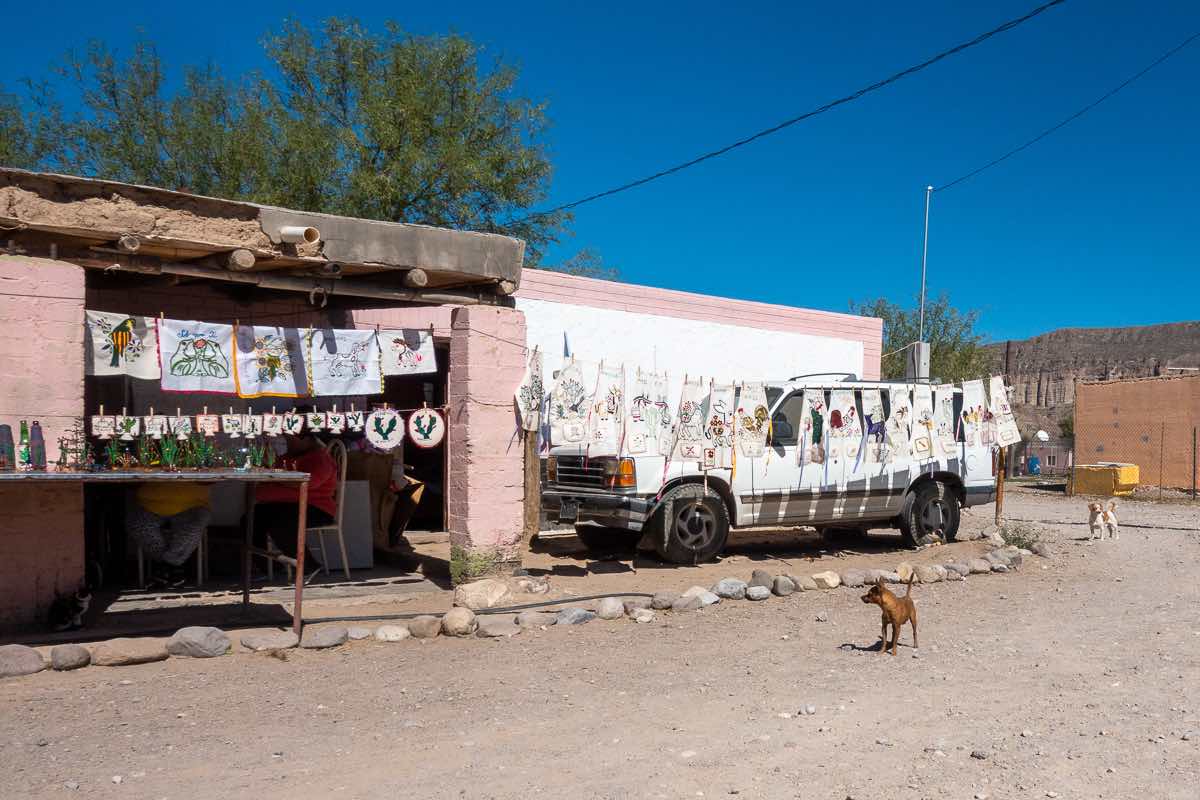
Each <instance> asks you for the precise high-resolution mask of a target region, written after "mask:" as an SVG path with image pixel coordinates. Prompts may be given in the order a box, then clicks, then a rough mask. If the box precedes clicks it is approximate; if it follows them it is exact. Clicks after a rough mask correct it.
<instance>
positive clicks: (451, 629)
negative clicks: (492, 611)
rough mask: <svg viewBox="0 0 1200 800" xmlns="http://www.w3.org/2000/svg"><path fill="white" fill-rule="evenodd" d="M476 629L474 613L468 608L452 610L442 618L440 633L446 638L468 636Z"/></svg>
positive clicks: (476, 623) (477, 624)
mask: <svg viewBox="0 0 1200 800" xmlns="http://www.w3.org/2000/svg"><path fill="white" fill-rule="evenodd" d="M478 627H479V623H478V622H477V621H476V620H475V612H474V611H472V610H471V609H469V608H452V609H450V610H449V611H447V612H446V613H445V615H444V616H443V617H442V633H444V634H446V635H447V636H470V635H471V634H472V633H474V632H475V629H476V628H478Z"/></svg>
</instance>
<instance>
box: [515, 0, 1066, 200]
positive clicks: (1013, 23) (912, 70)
mask: <svg viewBox="0 0 1200 800" xmlns="http://www.w3.org/2000/svg"><path fill="white" fill-rule="evenodd" d="M1065 2H1066V0H1050V2H1048V3H1045V4H1043V5H1040V6H1038V7H1037V8H1035V9H1033V10H1032V11H1030V12H1029V13H1027V14H1024V15H1022V16H1020V17H1017V18H1015V19H1011V20H1009V21H1008V22H1005V23H1004V24H1003V25H1000V26H999V27H996V28H993V29H991V30H990V31H988V32H987V33H981V34H980V35H978V36H976V37H975V38H974V39H971V40H969V41H966V42H963V43H962V44H959V45H955V46H954V47H951V48H950V49H949V50H943V51H942V52H940V53H938V54H937V55H935V56H933V57H932V58H929V59H926V60H925V61H922V62H920V63H918V64H914V65H913V66H911V67H908V68H906V69H903V70H901V71H899V72H897V73H895V74H894V75H891V76H890V77H887V78H884V79H883V80H880V81H876V82H875V83H872V84H870V85H869V86H864V87H863V88H861V89H859V90H858V91H856V92H854V93H853V94H848V95H846V96H845V97H839V98H838V99H837V100H831V101H830V102H828V103H826V104H825V105H823V106H818V107H817V108H814V109H812V110H811V111H805V112H804V113H803V114H800V115H799V116H796V117H792V118H791V119H787V120H784V121H783V122H781V123H779V124H778V125H773V126H772V127H770V128H766V129H764V130H761V131H759V132H758V133H755V134H752V135H750V136H747V137H746V138H744V139H739V140H738V141H736V142H733V143H732V144H728V145H726V146H724V147H722V148H720V149H718V150H713V151H711V152H708V153H705V154H704V155H702V156H698V157H696V158H693V159H691V160H690V161H684V162H683V163H681V164H676V165H675V166H673V167H668V168H667V169H664V170H662V171H661V172H656V173H654V174H653V175H648V176H646V177H645V178H639V179H638V180H636V181H630V182H629V183H626V184H622V185H621V186H617V187H615V188H613V189H606V190H605V191H603V192H597V193H596V194H591V195H588V196H587V197H583V198H580V199H579V200H575V201H573V202H570V203H565V204H563V205H561V206H556V207H555V208H552V209H550V210H548V211H538V212H535V213H533V214H529V215H527V216H524V217H521V218H520V219H518V220H514V221H513V222H512V223H510V224H517V223H521V222H526V221H527V220H531V219H537V218H538V217H546V216H549V215H551V214H557V213H558V212H560V211H566V210H568V209H572V208H576V207H577V206H581V205H583V204H584V203H590V202H592V201H594V200H599V199H600V198H602V197H609V196H611V195H614V194H618V193H620V192H624V191H628V190H629V189H633V188H636V187H638V186H643V185H645V184H647V183H650V182H651V181H656V180H658V179H659V178H665V177H666V176H668V175H673V174H675V173H676V172H681V171H683V170H685V169H687V168H689V167H694V166H696V165H697V164H700V163H702V162H704V161H708V160H709V159H713V158H717V157H718V156H723V155H725V154H726V153H728V152H730V151H731V150H736V149H737V148H739V147H745V146H746V145H748V144H750V143H751V142H755V141H757V140H759V139H762V138H764V137H766V136H770V135H771V134H773V133H778V132H779V131H781V130H783V129H784V128H788V127H790V126H792V125H795V124H796V123H798V122H803V121H804V120H806V119H810V118H812V117H815V116H817V115H819V114H824V113H825V112H826V111H831V110H833V109H834V108H837V107H838V106H840V105H844V104H846V103H849V102H852V101H854V100H858V99H859V98H860V97H863V96H864V95H867V94H870V93H871V92H875V91H878V90H879V89H882V88H883V87H885V86H888V85H889V84H892V83H895V82H896V81H898V80H900V79H902V78H907V77H908V76H909V75H914V74H916V73H918V72H920V71H921V70H923V69H926V68H928V67H931V66H933V65H934V64H936V63H937V62H939V61H941V60H942V59H945V58H949V57H950V56H953V55H957V54H958V53H961V52H962V51H964V50H967V49H969V48H971V47H974V46H975V45H977V44H982V43H983V42H985V41H987V40H988V39H990V38H992V37H993V36H996V35H998V34H1001V33H1005V32H1007V31H1010V30H1012V29H1013V28H1015V27H1017V26H1018V25H1021V24H1022V23H1025V22H1028V21H1029V20H1031V19H1033V18H1034V17H1036V16H1038V15H1039V14H1042V13H1043V12H1045V11H1048V10H1049V9H1051V8H1053V7H1054V6H1057V5H1062V4H1063V3H1065Z"/></svg>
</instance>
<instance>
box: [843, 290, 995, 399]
mask: <svg viewBox="0 0 1200 800" xmlns="http://www.w3.org/2000/svg"><path fill="white" fill-rule="evenodd" d="M850 310H851V311H852V312H853V313H855V314H861V315H862V316H866V317H878V318H880V319H882V320H883V352H884V357H883V362H882V369H881V372H882V376H883V378H884V379H897V378H903V377H904V372H905V366H906V361H905V357H906V356H905V350H904V348H906V347H907V346H908V345H910V344H912V343H913V342H915V341H917V338H918V331H919V329H920V319H919V316H920V311H919V309H918V308H903V307H901V306H899V305H897V304H896V303H893V302H891V301H890V300H887V299H886V298H882V297H881V298H879V299H877V300H869V301H865V302H859V303H851V304H850ZM978 319H979V312H978V311H974V310H972V311H960V310H959V309H957V308H955V307H954V306H953V305H951V303H950V298H949V297H948V296H947V295H945V294H942V295H939V296H938V297H935V298H932V299H926V302H925V341H927V342H929V345H930V353H929V374H930V377H932V378H936V379H939V380H943V381H948V382H956V381H962V380H969V379H971V378H983V377H986V376H987V373H988V371H989V370H992V369H994V368H995V364H994V356H993V355H992V354H991V353H990V352H989V351H988V349H987V348H986V347H984V344H983V337H982V336H980V335H979V334H977V333H975V323H976V322H977V321H978Z"/></svg>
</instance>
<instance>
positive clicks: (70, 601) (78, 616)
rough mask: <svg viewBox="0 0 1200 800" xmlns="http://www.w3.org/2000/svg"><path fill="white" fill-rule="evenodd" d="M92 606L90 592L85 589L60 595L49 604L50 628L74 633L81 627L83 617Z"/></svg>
mask: <svg viewBox="0 0 1200 800" xmlns="http://www.w3.org/2000/svg"><path fill="white" fill-rule="evenodd" d="M91 605H92V592H91V590H89V589H88V588H87V587H84V588H81V589H80V590H79V591H77V592H72V593H71V594H62V595H59V596H58V597H56V598H54V602H53V603H51V604H50V615H49V622H50V628H51V629H52V630H54V631H56V632H58V631H74V630H79V629H80V628H82V627H83V617H84V615H85V614H87V611H88V609H89V608H90V607H91Z"/></svg>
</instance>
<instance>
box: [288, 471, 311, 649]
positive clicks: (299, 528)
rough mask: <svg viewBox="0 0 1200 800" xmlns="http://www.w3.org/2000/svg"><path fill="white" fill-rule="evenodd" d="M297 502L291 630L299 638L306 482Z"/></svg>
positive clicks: (302, 587)
mask: <svg viewBox="0 0 1200 800" xmlns="http://www.w3.org/2000/svg"><path fill="white" fill-rule="evenodd" d="M297 502H299V504H300V507H299V508H298V509H297V513H296V602H295V605H294V606H293V608H292V630H293V631H295V632H296V635H297V636H299V635H300V631H301V629H302V628H303V627H304V622H303V620H304V615H303V613H302V612H301V609H300V604H301V602H302V601H303V599H304V554H305V552H306V549H307V547H306V545H305V542H304V534H305V532H306V531H307V530H308V481H304V482H302V483H301V484H300V497H299V500H298V501H297Z"/></svg>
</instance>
